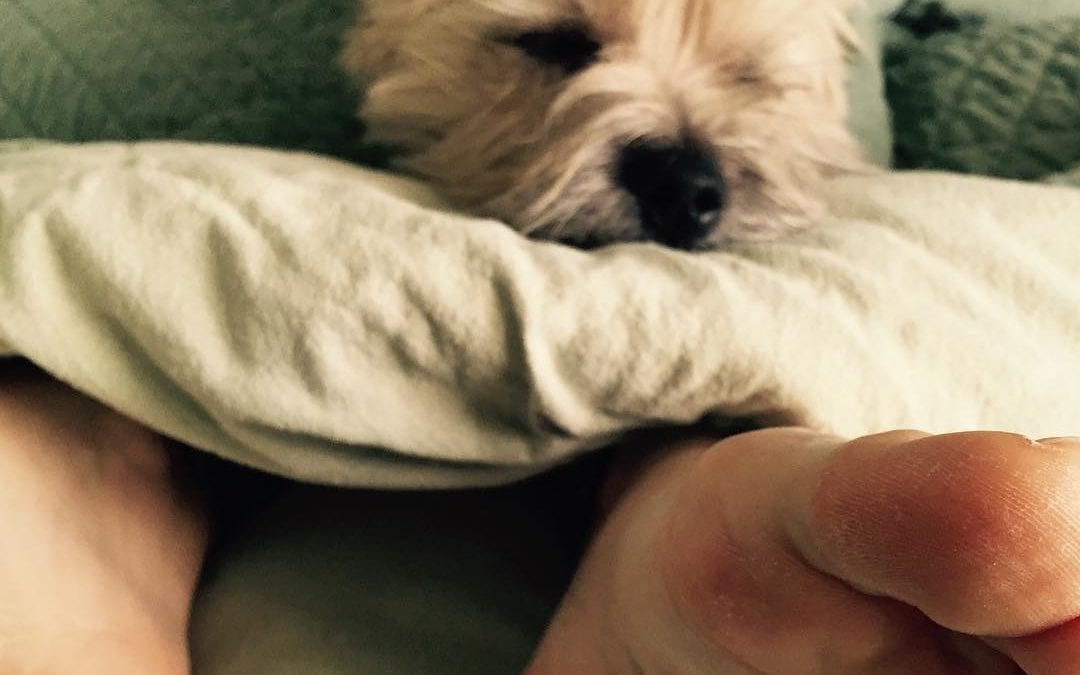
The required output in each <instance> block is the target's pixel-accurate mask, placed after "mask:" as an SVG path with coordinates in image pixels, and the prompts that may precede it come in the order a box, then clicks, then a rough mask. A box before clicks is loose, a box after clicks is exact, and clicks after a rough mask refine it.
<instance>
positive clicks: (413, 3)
mask: <svg viewBox="0 0 1080 675" xmlns="http://www.w3.org/2000/svg"><path fill="white" fill-rule="evenodd" d="M436 1H437V0H436ZM431 4H432V2H431V0H361V7H360V13H359V20H358V21H357V22H356V24H355V25H354V26H353V27H352V28H350V29H349V31H348V33H346V35H345V49H344V51H343V52H342V54H341V58H340V63H341V65H342V66H343V67H344V68H345V70H346V72H348V73H349V74H350V75H352V76H353V77H355V78H357V79H358V80H360V81H361V82H362V83H370V81H371V80H374V79H377V78H378V77H379V76H380V75H382V74H384V73H386V72H387V71H389V70H391V69H392V68H393V67H394V64H395V62H396V61H397V60H398V58H399V51H400V49H401V45H402V36H404V35H405V34H407V32H408V30H409V28H410V27H411V26H413V25H415V22H416V19H417V18H418V17H419V16H421V15H422V14H423V13H425V12H426V11H428V10H429V9H430V7H431Z"/></svg>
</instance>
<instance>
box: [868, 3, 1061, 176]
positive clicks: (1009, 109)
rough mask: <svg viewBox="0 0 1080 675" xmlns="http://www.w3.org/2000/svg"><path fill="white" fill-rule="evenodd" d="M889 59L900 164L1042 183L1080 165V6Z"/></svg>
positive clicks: (978, 29)
mask: <svg viewBox="0 0 1080 675" xmlns="http://www.w3.org/2000/svg"><path fill="white" fill-rule="evenodd" d="M888 62H889V67H888V73H889V75H888V90H889V97H890V101H891V103H892V106H893V114H894V121H895V124H896V129H897V131H896V152H895V155H896V162H897V164H898V165H899V166H900V167H902V168H924V169H925V168H929V169H943V170H950V171H960V172H964V173H978V174H984V175H992V176H1000V177H1003V178H1016V179H1021V180H1036V179H1041V178H1045V177H1046V176H1048V175H1050V174H1053V173H1057V172H1063V171H1067V170H1070V169H1073V168H1075V167H1077V166H1080V10H1078V14H1077V16H1075V17H1072V18H1070V17H1065V18H1060V19H1056V20H1053V21H1044V22H1037V23H1030V24H1006V23H1001V24H993V23H991V24H986V25H974V26H967V27H962V28H961V29H960V30H958V31H949V32H939V33H936V34H931V35H929V36H924V37H922V38H920V39H909V40H906V41H902V42H901V43H900V44H899V45H897V46H894V48H893V49H892V50H891V51H890V55H889V58H888Z"/></svg>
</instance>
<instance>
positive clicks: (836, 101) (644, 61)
mask: <svg viewBox="0 0 1080 675" xmlns="http://www.w3.org/2000/svg"><path fill="white" fill-rule="evenodd" d="M857 1H858V0H366V1H365V2H364V7H363V11H362V13H361V17H360V20H359V23H358V25H357V26H356V27H355V28H354V29H353V30H352V31H351V32H350V34H349V35H348V39H347V48H346V52H345V54H344V56H343V63H344V64H345V66H346V68H347V69H348V70H349V71H350V72H351V73H353V74H354V75H355V76H356V77H357V78H359V79H360V80H361V81H362V82H363V83H364V84H366V85H368V87H369V88H368V93H367V96H366V100H365V102H364V103H363V105H362V107H361V110H360V114H361V116H362V117H363V119H364V120H365V121H366V122H367V123H368V125H369V127H370V130H371V132H372V134H373V137H374V138H375V139H377V140H379V141H382V142H387V143H391V144H394V145H396V146H398V147H399V148H400V150H401V153H400V155H399V157H398V160H397V161H398V165H399V166H400V167H401V168H402V169H404V170H406V171H408V172H410V173H413V174H415V175H418V176H420V177H422V178H424V179H426V180H428V181H430V182H431V183H432V184H433V185H434V186H435V187H436V188H437V189H439V190H440V191H442V192H443V193H444V194H445V195H446V196H448V197H449V198H450V199H451V200H453V201H454V202H455V203H456V204H457V205H459V206H460V207H462V208H463V209H466V210H469V211H471V212H474V213H476V214H479V215H483V216H491V217H495V218H499V219H502V220H504V221H506V222H508V223H510V224H511V225H512V226H514V227H516V228H517V229H519V230H521V231H523V232H525V233H527V234H530V235H533V236H538V237H544V238H553V239H564V240H570V241H576V240H584V239H591V240H600V241H614V240H636V239H641V238H643V231H642V228H641V225H640V221H639V217H638V214H637V207H636V205H635V203H634V201H633V199H632V198H631V197H630V196H629V195H628V194H627V193H626V192H625V191H623V190H622V189H620V188H619V187H618V185H617V184H616V183H615V181H614V178H613V173H614V171H613V163H614V158H615V156H616V154H617V152H618V150H619V149H620V148H621V147H623V146H625V145H626V144H627V143H629V142H631V141H634V140H638V139H651V140H666V141H676V140H677V139H680V138H687V137H689V138H694V139H696V140H697V141H698V142H699V143H703V144H705V146H706V147H708V148H709V149H710V150H711V151H712V152H713V153H715V159H716V161H717V163H718V165H719V166H720V167H721V169H722V172H723V174H724V177H725V179H726V180H727V183H728V186H729V190H730V195H729V199H730V205H729V207H728V208H727V209H726V210H725V212H724V214H723V217H722V220H721V224H720V227H719V228H718V229H717V231H716V233H715V234H714V235H713V236H712V237H711V240H710V242H709V243H721V242H723V241H725V240H731V239H752V238H764V237H769V236H773V235H775V234H777V233H779V232H782V231H785V230H787V229H790V228H795V227H802V226H805V225H807V224H809V223H810V222H812V221H813V220H814V218H815V217H816V216H817V214H818V213H819V210H820V204H821V202H820V199H819V195H820V189H821V184H822V179H823V177H824V176H826V175H827V174H828V173H830V172H832V171H834V170H836V169H838V168H845V167H852V166H856V165H857V164H858V160H857V157H858V153H857V150H856V145H855V143H854V141H853V140H852V138H851V137H850V136H849V134H848V132H847V129H846V126H845V118H846V102H845V97H844V90H845V87H844V78H845V70H846V68H845V54H846V51H847V49H848V48H849V47H850V46H851V45H852V40H853V38H852V33H851V30H850V27H849V25H848V23H847V19H846V12H847V10H848V9H850V6H851V5H853V4H855V3H856V2H857ZM566 25H573V26H581V27H583V28H585V29H586V30H587V31H588V32H589V33H590V35H592V36H594V38H595V39H596V40H597V41H598V42H599V43H600V44H601V45H602V51H601V52H600V57H599V60H598V61H597V62H596V63H595V64H594V65H592V66H590V67H588V68H587V69H585V70H583V71H581V72H579V73H575V74H569V75H568V74H567V73H564V72H562V71H560V70H559V69H558V68H553V67H551V66H550V65H545V64H543V63H540V62H537V61H536V60H534V59H532V58H530V57H529V56H528V55H526V54H525V53H524V52H522V51H521V50H520V49H518V48H516V47H514V46H513V45H511V44H508V42H507V38H512V37H513V36H515V35H518V34H521V33H523V32H527V31H533V30H539V29H543V28H546V27H553V26H566Z"/></svg>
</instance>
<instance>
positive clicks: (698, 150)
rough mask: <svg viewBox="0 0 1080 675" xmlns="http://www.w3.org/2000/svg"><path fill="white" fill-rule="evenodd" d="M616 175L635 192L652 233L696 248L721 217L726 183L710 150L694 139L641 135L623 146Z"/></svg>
mask: <svg viewBox="0 0 1080 675" xmlns="http://www.w3.org/2000/svg"><path fill="white" fill-rule="evenodd" d="M615 178H616V180H617V181H618V183H619V185H621V186H622V187H623V188H624V189H626V191H627V192H629V193H630V194H631V195H633V197H634V200H635V201H636V202H637V205H638V210H639V211H640V213H641V222H642V226H643V228H644V229H645V231H646V233H647V234H648V235H649V237H650V238H652V239H654V240H656V241H658V242H660V243H661V244H665V245H667V246H672V247H674V248H684V249H692V248H695V247H696V246H697V245H698V244H700V243H701V241H702V240H703V239H705V238H706V237H708V236H709V234H711V233H712V231H713V230H715V229H716V227H717V225H719V223H720V214H721V212H722V211H723V210H724V206H725V204H726V203H727V196H728V195H727V184H726V183H725V182H724V177H723V175H722V174H721V173H720V168H719V167H718V166H717V165H716V161H715V160H714V159H713V157H712V155H711V154H710V153H709V152H707V151H706V150H705V149H704V148H702V147H701V146H699V145H697V144H695V143H692V142H689V141H687V142H682V143H660V142H655V141H637V142H635V143H632V144H630V145H628V146H627V147H625V148H623V150H622V152H621V154H620V155H619V158H618V165H617V167H616V177H615Z"/></svg>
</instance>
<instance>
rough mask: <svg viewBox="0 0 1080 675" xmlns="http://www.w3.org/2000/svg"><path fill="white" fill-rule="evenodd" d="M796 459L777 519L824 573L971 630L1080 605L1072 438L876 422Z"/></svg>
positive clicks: (1035, 620) (1079, 502)
mask: <svg viewBox="0 0 1080 675" xmlns="http://www.w3.org/2000/svg"><path fill="white" fill-rule="evenodd" d="M808 469H809V470H808V471H807V472H806V474H805V475H804V476H802V477H801V478H800V480H799V483H798V488H797V489H796V490H794V491H793V492H792V499H790V500H789V502H788V505H787V515H786V517H787V518H788V519H789V523H790V531H791V532H792V534H793V536H794V540H795V542H796V545H797V546H798V548H799V550H800V551H801V552H802V553H803V555H805V556H806V558H807V559H808V560H809V561H811V562H812V563H813V564H814V565H815V566H817V567H819V568H820V569H822V570H824V571H826V572H828V573H829V574H832V575H834V576H836V577H838V578H840V579H843V580H845V581H847V582H848V583H850V584H851V585H853V586H854V587H856V588H859V589H861V590H863V591H865V592H867V593H870V594H874V595H881V596H886V597H890V598H895V599H897V600H900V601H901V602H903V603H905V604H908V605H911V606H914V607H917V608H918V609H919V610H920V611H922V612H924V613H925V614H926V615H927V616H929V617H930V618H931V619H933V620H934V621H935V622H937V623H938V624H940V625H942V626H945V627H948V628H950V629H953V630H956V631H959V632H962V633H966V634H971V635H1026V634H1030V633H1033V632H1036V631H1040V630H1043V629H1045V628H1046V627H1048V626H1056V625H1060V624H1063V623H1065V622H1067V621H1069V620H1070V619H1072V618H1073V617H1075V616H1077V615H1080V446H1078V445H1076V444H1074V443H1072V442H1068V441H1063V442H1054V443H1047V444H1037V443H1032V442H1030V441H1028V440H1027V439H1024V438H1022V437H1019V436H1013V435H1008V434H994V433H975V434H955V435H947V436H936V437H922V438H919V437H917V436H916V435H896V434H890V435H883V436H875V437H869V438H865V439H860V440H858V441H854V442H852V443H848V444H846V445H844V446H842V447H841V448H839V449H838V450H837V451H836V452H835V453H833V454H831V455H829V456H828V457H827V458H826V459H824V460H823V461H821V462H819V463H818V464H817V465H816V466H813V467H809V468H808ZM1017 648H1018V649H1019V647H1017ZM1055 672H1061V671H1055Z"/></svg>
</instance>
